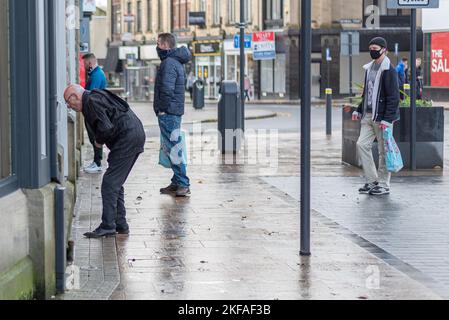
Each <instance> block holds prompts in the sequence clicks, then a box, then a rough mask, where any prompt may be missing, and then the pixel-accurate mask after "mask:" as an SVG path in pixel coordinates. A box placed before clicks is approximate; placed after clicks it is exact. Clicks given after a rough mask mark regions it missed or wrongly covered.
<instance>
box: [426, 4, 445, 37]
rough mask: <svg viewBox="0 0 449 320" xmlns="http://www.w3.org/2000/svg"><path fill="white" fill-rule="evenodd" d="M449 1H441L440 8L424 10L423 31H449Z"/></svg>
mask: <svg viewBox="0 0 449 320" xmlns="http://www.w3.org/2000/svg"><path fill="white" fill-rule="evenodd" d="M448 12H449V1H447V0H446V1H441V3H440V8H439V9H427V10H423V11H422V29H423V32H426V33H428V32H442V31H446V32H447V31H449V19H448V15H447V13H448Z"/></svg>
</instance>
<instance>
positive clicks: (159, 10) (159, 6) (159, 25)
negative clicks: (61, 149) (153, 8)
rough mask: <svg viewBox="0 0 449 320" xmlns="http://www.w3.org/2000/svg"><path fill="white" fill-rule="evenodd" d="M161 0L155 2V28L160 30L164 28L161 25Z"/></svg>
mask: <svg viewBox="0 0 449 320" xmlns="http://www.w3.org/2000/svg"><path fill="white" fill-rule="evenodd" d="M162 19H163V16H162V0H158V2H157V30H158V31H162V30H163V29H164V27H163V25H162Z"/></svg>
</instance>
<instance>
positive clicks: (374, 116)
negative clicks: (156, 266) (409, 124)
mask: <svg viewBox="0 0 449 320" xmlns="http://www.w3.org/2000/svg"><path fill="white" fill-rule="evenodd" d="M369 50H370V54H371V58H372V59H373V61H371V62H370V63H369V64H367V65H365V66H364V69H365V87H364V92H363V100H362V103H361V104H360V106H359V107H358V109H357V111H355V112H354V114H353V115H352V120H354V121H358V120H361V122H362V128H361V131H360V137H359V140H358V142H357V150H358V152H359V156H360V159H361V161H362V165H363V171H364V173H365V177H366V184H365V186H364V187H362V188H360V189H359V192H360V193H362V194H370V195H375V196H378V195H384V194H389V193H390V179H391V173H390V172H388V170H387V166H386V163H385V149H384V148H383V145H384V138H383V131H384V130H385V129H386V128H387V127H390V128H393V124H394V122H395V121H397V120H399V101H400V100H399V81H398V73H397V71H396V69H395V68H394V66H393V64H392V63H391V61H390V59H389V58H388V57H387V52H388V49H387V41H386V40H385V39H384V38H381V37H377V38H374V39H372V40H371V42H370V44H369ZM375 139H377V141H378V143H379V170H376V165H375V163H374V159H373V152H372V148H373V143H374V140H375Z"/></svg>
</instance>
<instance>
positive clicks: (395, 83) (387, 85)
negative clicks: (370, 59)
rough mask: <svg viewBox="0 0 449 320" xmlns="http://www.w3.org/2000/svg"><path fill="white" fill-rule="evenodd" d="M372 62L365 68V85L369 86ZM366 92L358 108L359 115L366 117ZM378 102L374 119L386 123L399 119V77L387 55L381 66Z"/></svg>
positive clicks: (374, 109) (374, 111)
mask: <svg viewBox="0 0 449 320" xmlns="http://www.w3.org/2000/svg"><path fill="white" fill-rule="evenodd" d="M370 67H371V64H367V65H366V66H365V67H364V68H365V70H366V74H365V87H364V88H367V87H368V84H367V78H368V77H367V76H368V72H369V68H370ZM365 98H366V95H365V92H364V94H363V100H362V103H361V104H360V105H359V107H358V108H357V111H356V112H357V113H358V115H359V116H360V117H361V118H363V117H365V100H366V99H365ZM376 101H377V103H376V104H375V107H374V108H373V120H374V121H376V122H384V123H386V124H392V123H394V122H395V121H397V120H399V118H400V112H399V102H400V96H399V77H398V73H397V71H396V69H395V68H394V67H393V64H392V63H391V62H390V59H388V57H385V59H384V61H383V62H382V66H381V75H380V90H378V94H377V97H376Z"/></svg>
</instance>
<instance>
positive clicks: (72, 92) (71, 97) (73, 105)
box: [64, 84, 85, 112]
mask: <svg viewBox="0 0 449 320" xmlns="http://www.w3.org/2000/svg"><path fill="white" fill-rule="evenodd" d="M84 92H85V90H84V88H83V87H81V86H80V85H79V84H71V85H69V86H68V87H67V88H66V89H65V91H64V100H65V102H66V103H67V106H68V107H69V108H70V109H72V110H75V111H76V112H81V111H82V109H83V94H84Z"/></svg>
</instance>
